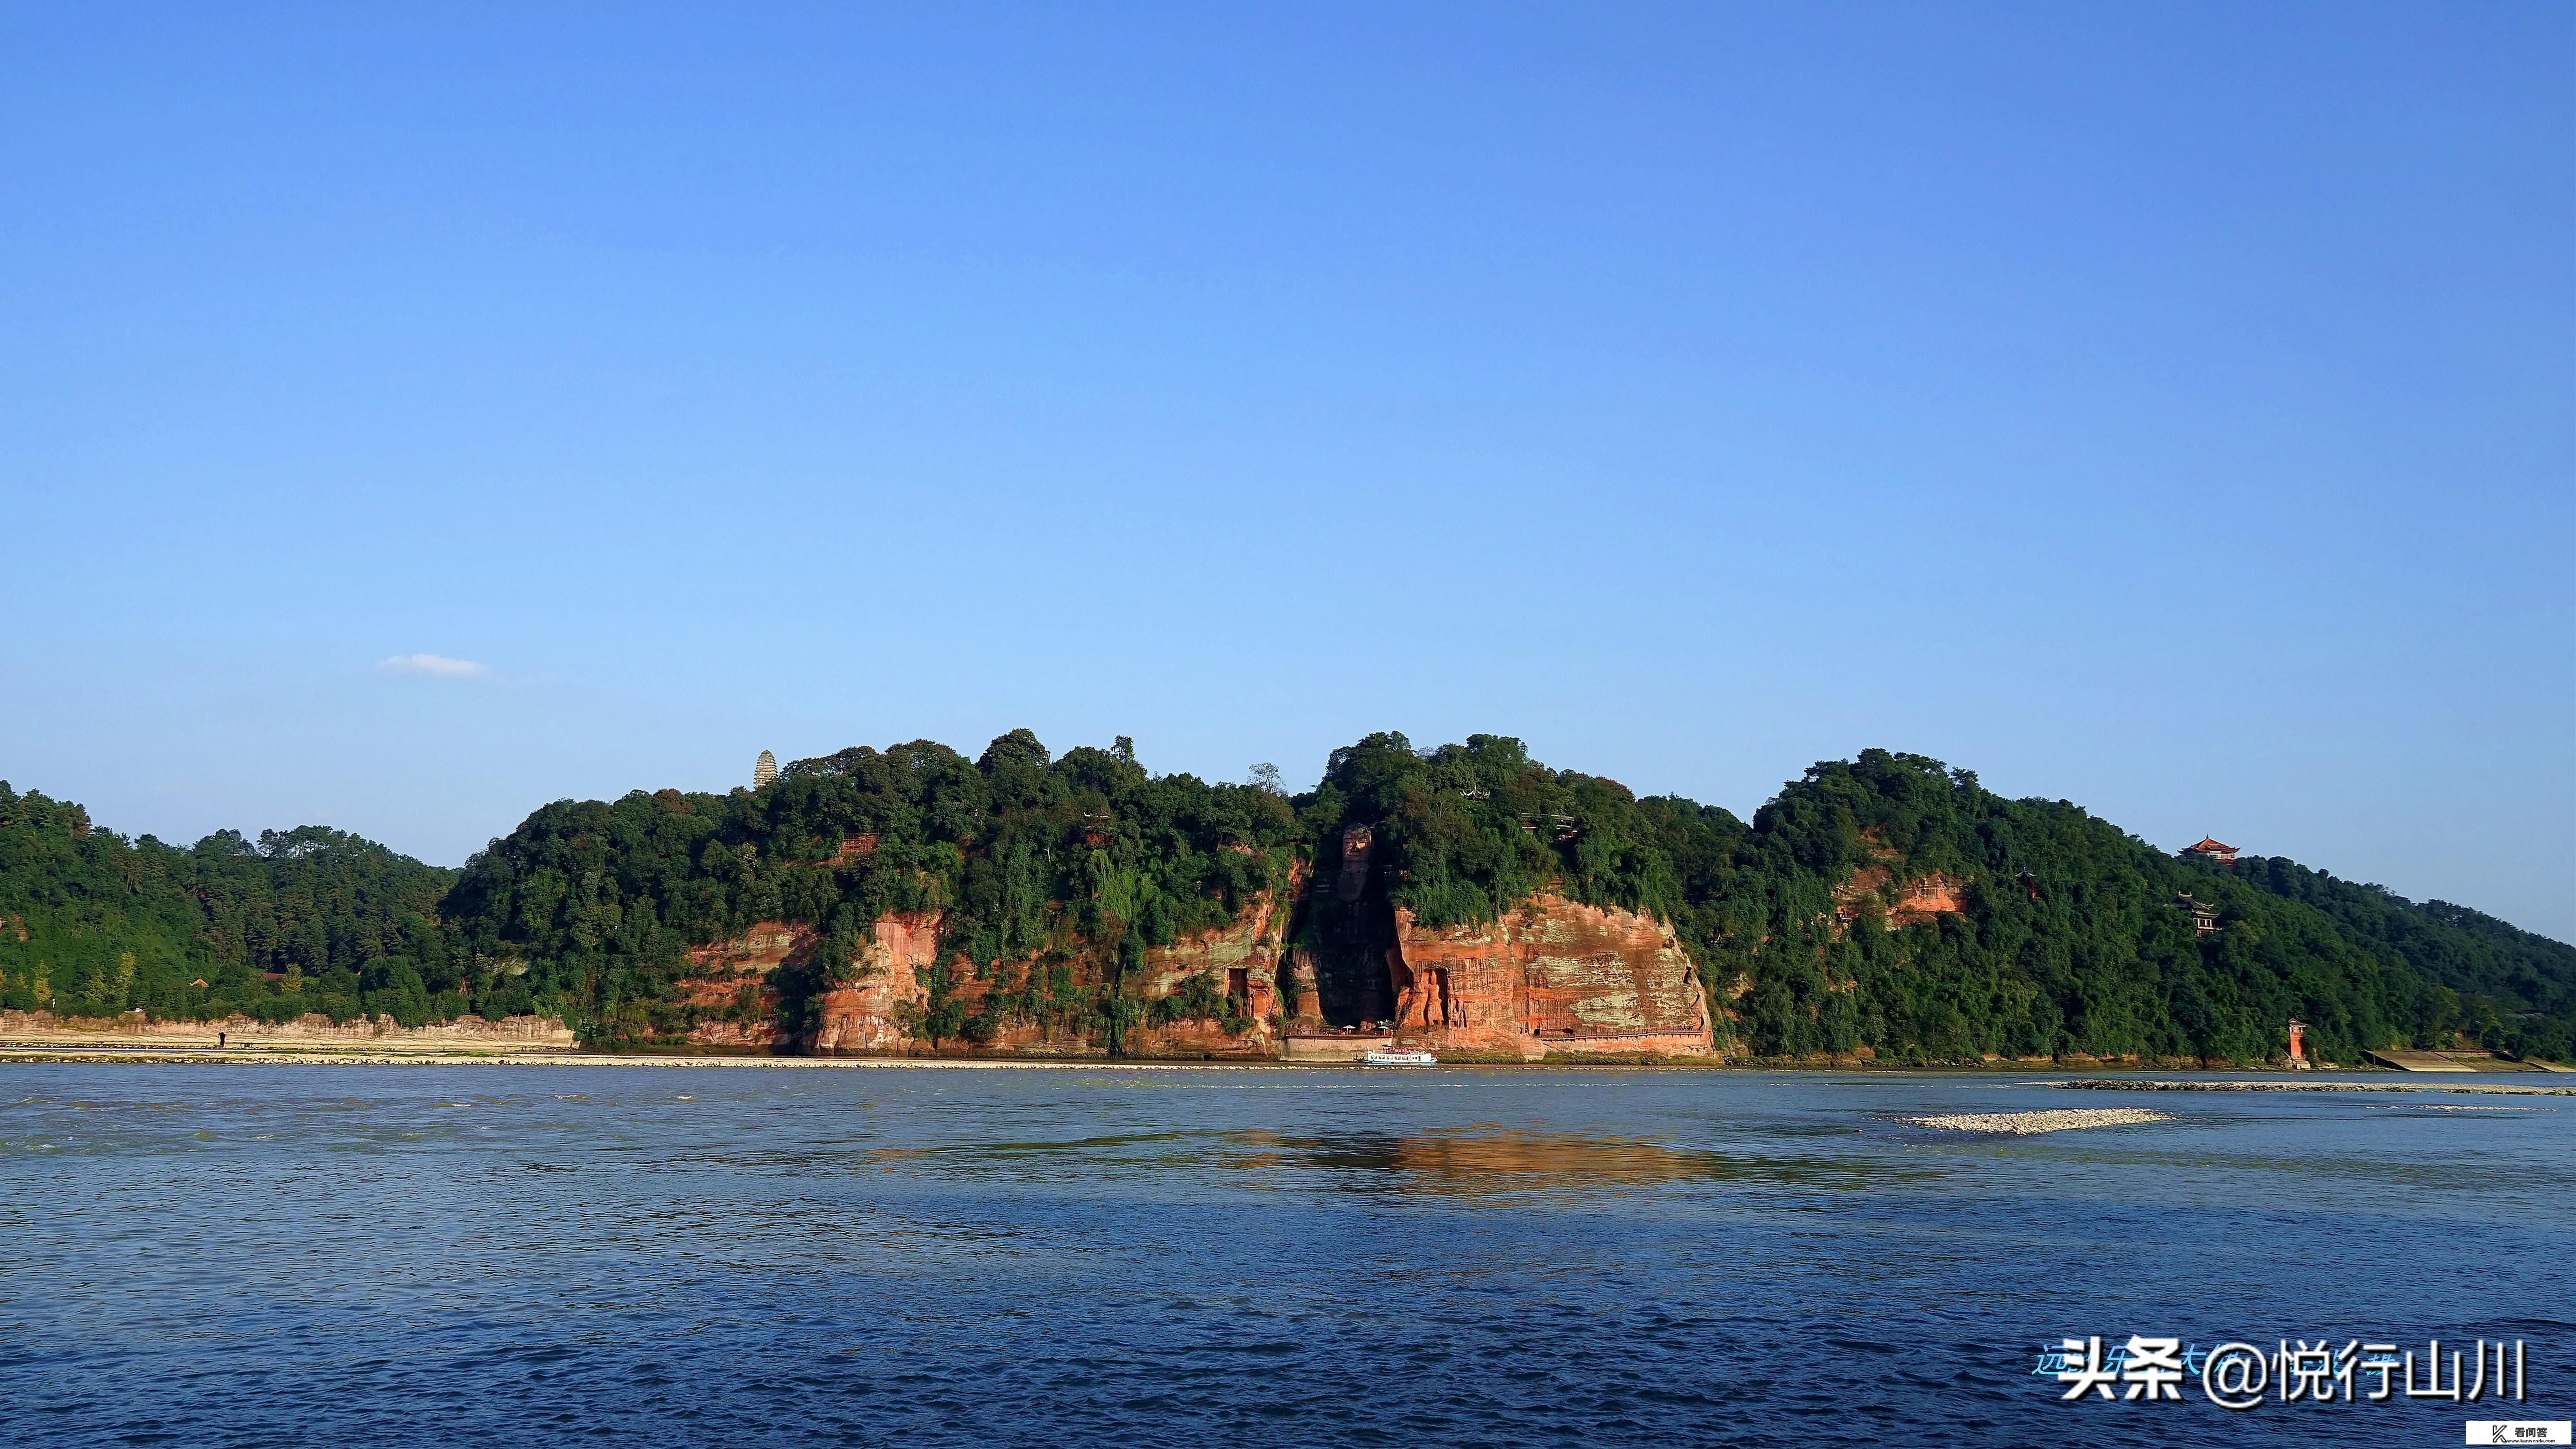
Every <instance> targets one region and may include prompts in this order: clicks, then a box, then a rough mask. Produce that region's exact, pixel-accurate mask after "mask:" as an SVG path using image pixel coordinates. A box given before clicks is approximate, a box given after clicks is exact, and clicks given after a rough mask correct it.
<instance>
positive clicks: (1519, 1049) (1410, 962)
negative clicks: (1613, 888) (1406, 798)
mask: <svg viewBox="0 0 2576 1449" xmlns="http://www.w3.org/2000/svg"><path fill="white" fill-rule="evenodd" d="M1395 938H1396V939H1395V945H1394V946H1393V948H1391V949H1390V950H1389V951H1388V953H1387V975H1388V984H1389V986H1390V988H1391V989H1392V990H1393V992H1394V994H1395V998H1396V1011H1395V1021H1396V1034H1397V1038H1398V1040H1400V1041H1402V1042H1404V1043H1406V1044H1408V1045H1411V1044H1419V1045H1422V1046H1426V1047H1430V1048H1431V1049H1433V1050H1435V1051H1437V1050H1439V1049H1440V1048H1442V1047H1448V1048H1451V1049H1453V1050H1466V1051H1476V1052H1502V1053H1510V1054H1512V1055H1516V1056H1520V1057H1523V1058H1527V1059H1532V1060H1535V1059H1537V1058H1539V1057H1543V1056H1555V1055H1580V1054H1584V1053H1600V1052H1619V1053H1632V1052H1654V1053H1662V1054H1668V1055H1693V1056H1696V1055H1704V1054H1706V1053H1707V1052H1708V1051H1709V1050H1710V1040H1711V1038H1710V1032H1709V1018H1708V1002H1707V998H1706V997H1705V995H1704V994H1703V993H1702V992H1701V990H1700V986H1699V981H1698V977H1697V975H1696V973H1695V972H1694V971H1693V970H1692V967H1691V962H1690V958H1689V956H1688V955H1686V954H1685V953H1684V952H1683V950H1682V948H1681V944H1680V943H1679V942H1678V941H1676V940H1675V939H1674V938H1673V935H1672V933H1671V932H1670V931H1668V930H1666V929H1665V928H1664V927H1663V926H1662V925H1661V924H1660V923H1659V922H1657V921H1655V920H1654V919H1653V918H1652V917H1648V916H1641V915H1637V914H1634V913H1632V912H1628V911H1622V910H1615V909H1604V908H1601V907H1598V906H1587V905H1583V904H1581V903H1579V902H1576V901H1569V900H1567V899H1565V898H1564V897H1562V896H1557V895H1553V894H1548V895H1541V896H1539V897H1537V898H1536V899H1534V900H1531V901H1529V902H1527V903H1526V904H1524V905H1523V906H1521V907H1520V908H1519V909H1517V910H1515V911H1513V912H1512V913H1511V914H1510V915H1509V916H1507V917H1505V918H1504V919H1503V920H1501V921H1498V922H1494V923H1492V924H1489V925H1478V926H1448V927H1442V928H1439V929H1426V928H1424V927H1421V926H1417V925H1415V924H1414V921H1413V916H1412V913H1411V912H1410V911H1406V910H1404V909H1402V908H1400V907H1399V908H1397V910H1396V911H1395Z"/></svg>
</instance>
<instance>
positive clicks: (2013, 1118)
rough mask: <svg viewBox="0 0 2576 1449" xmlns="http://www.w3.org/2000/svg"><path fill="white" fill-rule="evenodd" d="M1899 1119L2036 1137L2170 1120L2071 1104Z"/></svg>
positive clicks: (1942, 1128)
mask: <svg viewBox="0 0 2576 1449" xmlns="http://www.w3.org/2000/svg"><path fill="white" fill-rule="evenodd" d="M1897 1120H1898V1121H1900V1122H1904V1123H1907V1124H1909V1125H1911V1126H1915V1127H1929V1128H1932V1129H1933V1130H1935V1131H1939V1132H1998V1133H2002V1134H2005V1135H2007V1136H2012V1137H2036V1136H2038V1135H2039V1134H2040V1133H2042V1132H2073V1131H2076V1130H2078V1129H2081V1128H2085V1127H2128V1126H2133V1125H2135V1124H2137V1123H2141V1122H2170V1121H2172V1120H2174V1117H2173V1114H2172V1113H2170V1112H2150V1111H2148V1110H2146V1109H2145V1108H2143V1107H2074V1108H2067V1109H2062V1110H2059V1111H2054V1112H1958V1113H1951V1114H1947V1115H1940V1116H1931V1117H1900V1118H1898V1119H1897Z"/></svg>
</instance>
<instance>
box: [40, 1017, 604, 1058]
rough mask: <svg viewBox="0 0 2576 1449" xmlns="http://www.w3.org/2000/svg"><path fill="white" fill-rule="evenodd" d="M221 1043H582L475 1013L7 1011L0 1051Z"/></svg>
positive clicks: (446, 1046)
mask: <svg viewBox="0 0 2576 1449" xmlns="http://www.w3.org/2000/svg"><path fill="white" fill-rule="evenodd" d="M218 1043H220V1044H222V1045H223V1046H225V1047H229V1048H236V1049H268V1050H279V1051H362V1052H371V1053H388V1052H392V1053H403V1052H437V1053H458V1052H532V1051H534V1052H544V1051H567V1052H568V1051H571V1050H573V1049H574V1048H576V1047H577V1046H579V1045H580V1043H579V1042H577V1041H576V1040H575V1039H574V1037H573V1034H572V1031H571V1029H570V1028H568V1027H566V1026H565V1025H564V1024H563V1023H562V1022H561V1021H560V1020H557V1019H556V1018H554V1017H550V1016H547V1017H540V1016H513V1017H507V1018H505V1019H503V1020H500V1021H486V1020H484V1019H483V1018H481V1017H479V1016H468V1017H461V1018H459V1019H457V1020H455V1021H450V1022H443V1023H439V1024H437V1025H432V1026H402V1025H399V1024H397V1023H396V1022H395V1021H394V1019H393V1018H392V1017H390V1016H379V1017H373V1018H369V1017H363V1016H362V1017H357V1018H354V1019H352V1020H349V1021H344V1022H335V1021H333V1020H332V1019H331V1018H329V1017H327V1016H324V1015H321V1014H320V1013H318V1012H308V1013H306V1014H305V1015H303V1016H299V1017H297V1018H295V1019H294V1020H292V1021H282V1022H266V1021H258V1020H254V1019H253V1018H250V1017H247V1016H233V1017H226V1018H224V1019H223V1020H220V1021H153V1020H149V1019H147V1018H145V1017H143V1016H139V1015H133V1014H128V1015H124V1016H111V1017H78V1016H70V1017H58V1016H56V1015H54V1014H53V1013H52V1012H50V1011H0V1048H7V1047H37V1048H45V1049H52V1050H61V1049H66V1048H79V1047H100V1048H107V1049H117V1048H124V1049H134V1048H148V1049H160V1050H187V1049H202V1048H211V1047H214V1046H216V1045H217V1044H218Z"/></svg>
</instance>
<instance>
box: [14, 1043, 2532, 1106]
mask: <svg viewBox="0 0 2576 1449" xmlns="http://www.w3.org/2000/svg"><path fill="white" fill-rule="evenodd" d="M37 1062H79V1063H85V1064H89V1065H129V1066H130V1065H137V1064H152V1065H179V1066H213V1067H294V1066H320V1067H439V1066H447V1067H473V1066H495V1067H683V1068H704V1067H727V1068H746V1069H762V1070H777V1071H813V1070H874V1069H884V1068H900V1067H927V1068H933V1069H939V1070H962V1071H1050V1070H1054V1071H1061V1070H1066V1069H1083V1070H1093V1071H1146V1072H1179V1071H1192V1072H1197V1071H1208V1070H1212V1069H1224V1070H1236V1071H1240V1070H1260V1071H1273V1072H1296V1071H1311V1070H1314V1069H1316V1068H1319V1067H1345V1068H1346V1067H1349V1066H1351V1065H1353V1063H1351V1062H1347V1061H1321V1060H1296V1059H1290V1060H1279V1061H1258V1060H1245V1059H1243V1058H1240V1057H1237V1058H1213V1059H1207V1060H1153V1059H1140V1058H1133V1057H1104V1056H1082V1057H1071V1056H1067V1057H946V1056H810V1057H796V1056H768V1055H756V1054H751V1053H733V1054H726V1053H709V1052H664V1051H637V1052H609V1051H581V1050H578V1049H539V1050H534V1051H483V1052H474V1051H450V1052H443V1053H442V1052H431V1051H422V1050H417V1049H413V1050H396V1051H366V1050H348V1049H334V1048H302V1049H298V1048H291V1047H269V1046H253V1047H211V1046H158V1045H150V1044H142V1043H134V1044H125V1043H115V1044H109V1043H95V1044H82V1045H71V1044H50V1043H49V1044H44V1045H31V1044H26V1043H7V1044H0V1063H11V1064H20V1065H27V1064H33V1063H37ZM1442 1067H1446V1068H1469V1067H1473V1068H1477V1069H1480V1070H1515V1071H1540V1072H1562V1071H1588V1072H1600V1071H1631V1072H1632V1071H1640V1070H1644V1071H1658V1072H1699V1073H1710V1074H1728V1075H1735V1074H1744V1073H1755V1072H1771V1073H1795V1074H1798V1075H1809V1074H1815V1075H1823V1074H1828V1073H1830V1074H1836V1075H1842V1076H1853V1075H1875V1074H1878V1073H1886V1074H1888V1075H1891V1076H1893V1075H1898V1074H1900V1073H1903V1074H1919V1073H1937V1074H1940V1075H1944V1076H1956V1077H1960V1078H1973V1077H1981V1076H1982V1077H1994V1076H2011V1077H2017V1078H2019V1079H2020V1084H2021V1085H2025V1086H2033V1087H2064V1088H2073V1089H2078V1090H2092V1091H2111V1092H2478V1093H2493V1094H2502V1095H2510V1096H2542V1097H2566V1096H2576V1086H2566V1087H2543V1086H2523V1085H2519V1084H2506V1083H2501V1082H2463V1081H2460V1080H2458V1078H2457V1077H2455V1076H2448V1075H2447V1074H2446V1076H2445V1077H2444V1079H2442V1080H2436V1081H2424V1080H2412V1081H2409V1080H2387V1081H2360V1082H2356V1081H2317V1080H2315V1079H2314V1078H2313V1077H2310V1076H2308V1075H2306V1074H2300V1075H2298V1076H2287V1075H2284V1076H2283V1077H2282V1078H2280V1079H2260V1080H2252V1081H2247V1080H2242V1079H2241V1078H2235V1079H2231V1078H2220V1077H2216V1076H2213V1077H2210V1078H2207V1079H2200V1080H2188V1079H2177V1078H2169V1077H2168V1078H2139V1077H2121V1076H2089V1075H2088V1076H2067V1077H2060V1078H2059V1079H2057V1080H2039V1081H2035V1080H2031V1079H2030V1074H2031V1073H2032V1071H2033V1068H2032V1066H2031V1064H2029V1063H2024V1062H2013V1063H2003V1062H1994V1063H1988V1064H1986V1065H1984V1066H1981V1067H1971V1066H1929V1067H1897V1066H1885V1065H1875V1064H1870V1065H1854V1064H1842V1065H1833V1066H1826V1065H1819V1064H1814V1063H1781V1062H1755V1061H1746V1060H1743V1059H1740V1058H1739V1059H1735V1060H1731V1061H1710V1060H1700V1061H1687V1060H1684V1061H1675V1060H1670V1059H1666V1060H1662V1061H1652V1060H1648V1061H1568V1060H1564V1059H1561V1058H1559V1059H1553V1060H1548V1061H1536V1062H1533V1061H1512V1060H1496V1061H1482V1060H1467V1061H1456V1060H1452V1061H1443V1062H1441V1063H1440V1064H1439V1065H1438V1066H1435V1067H1431V1068H1422V1067H1411V1068H1405V1069H1403V1070H1407V1071H1414V1072H1420V1071H1425V1070H1430V1071H1437V1070H1440V1069H1441V1068H1442ZM1372 1070H1378V1071H1391V1070H1395V1069H1393V1068H1373V1069H1372ZM2040 1070H2042V1071H2045V1070H2046V1069H2044V1068H2043V1069H2040ZM2076 1070H2078V1071H2082V1070H2084V1069H2083V1068H2077V1069H2076ZM2168 1070H2170V1069H2168ZM2228 1070H2232V1071H2242V1070H2243V1069H2241V1068H2239V1069H2228ZM2371 1075H2372V1076H2374V1077H2376V1076H2381V1075H2385V1076H2387V1077H2389V1078H2402V1077H2403V1076H2404V1074H2402V1073H2397V1072H2388V1073H2384V1074H2382V1073H2372V1074H2371Z"/></svg>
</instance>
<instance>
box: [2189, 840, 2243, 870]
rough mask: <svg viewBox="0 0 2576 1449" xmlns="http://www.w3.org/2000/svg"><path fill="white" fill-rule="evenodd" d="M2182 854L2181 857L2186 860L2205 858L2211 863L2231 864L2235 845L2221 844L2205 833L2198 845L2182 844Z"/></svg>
mask: <svg viewBox="0 0 2576 1449" xmlns="http://www.w3.org/2000/svg"><path fill="white" fill-rule="evenodd" d="M2182 854H2183V858H2184V859H2186V860H2205V861H2208V862H2209V863H2210V864H2212V865H2233V864H2235V863H2236V847H2235V846H2232V845H2221V844H2219V843H2218V841H2217V840H2216V839H2215V838H2214V837H2212V836H2207V835H2204V836H2202V837H2201V838H2200V844H2198V845H2186V846H2184V847H2183V848H2182Z"/></svg>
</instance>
